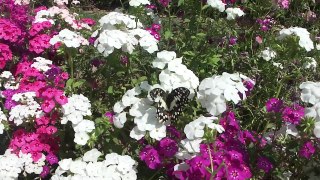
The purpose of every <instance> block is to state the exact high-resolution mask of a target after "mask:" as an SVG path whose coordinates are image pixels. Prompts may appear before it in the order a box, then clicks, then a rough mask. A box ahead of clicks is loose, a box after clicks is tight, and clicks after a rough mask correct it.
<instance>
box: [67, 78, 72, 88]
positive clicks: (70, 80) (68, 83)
mask: <svg viewBox="0 0 320 180" xmlns="http://www.w3.org/2000/svg"><path fill="white" fill-rule="evenodd" d="M72 83H73V79H68V81H67V83H66V88H67V89H70V90H71V89H72V88H71V87H72Z"/></svg>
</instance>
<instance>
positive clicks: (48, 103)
mask: <svg viewBox="0 0 320 180" xmlns="http://www.w3.org/2000/svg"><path fill="white" fill-rule="evenodd" d="M55 105H56V104H55V103H54V101H53V100H45V101H44V102H43V103H42V104H41V108H42V110H43V111H44V112H46V113H49V112H51V110H52V109H53V108H54V107H55Z"/></svg>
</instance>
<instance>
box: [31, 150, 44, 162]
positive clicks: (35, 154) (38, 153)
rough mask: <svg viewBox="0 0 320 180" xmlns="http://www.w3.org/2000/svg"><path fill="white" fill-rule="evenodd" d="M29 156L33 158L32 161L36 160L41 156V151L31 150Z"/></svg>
mask: <svg viewBox="0 0 320 180" xmlns="http://www.w3.org/2000/svg"><path fill="white" fill-rule="evenodd" d="M31 157H32V159H33V162H37V161H38V160H39V159H40V158H41V157H42V153H41V152H35V151H34V152H31Z"/></svg>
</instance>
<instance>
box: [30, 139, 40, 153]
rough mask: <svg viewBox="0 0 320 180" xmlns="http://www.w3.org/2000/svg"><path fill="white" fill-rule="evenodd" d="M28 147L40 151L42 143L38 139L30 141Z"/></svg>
mask: <svg viewBox="0 0 320 180" xmlns="http://www.w3.org/2000/svg"><path fill="white" fill-rule="evenodd" d="M30 147H31V150H32V151H42V150H43V145H42V143H41V142H40V141H39V140H35V141H32V142H31V143H30Z"/></svg>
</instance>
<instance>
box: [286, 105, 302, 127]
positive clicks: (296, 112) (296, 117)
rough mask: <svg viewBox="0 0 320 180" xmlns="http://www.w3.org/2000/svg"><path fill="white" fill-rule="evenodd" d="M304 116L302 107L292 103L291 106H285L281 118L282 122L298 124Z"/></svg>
mask: <svg viewBox="0 0 320 180" xmlns="http://www.w3.org/2000/svg"><path fill="white" fill-rule="evenodd" d="M303 117H304V108H303V107H302V106H299V105H294V107H293V108H290V107H285V108H284V110H283V112H282V119H283V121H284V122H289V123H291V124H295V125H298V124H300V121H301V120H302V118H303Z"/></svg>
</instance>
